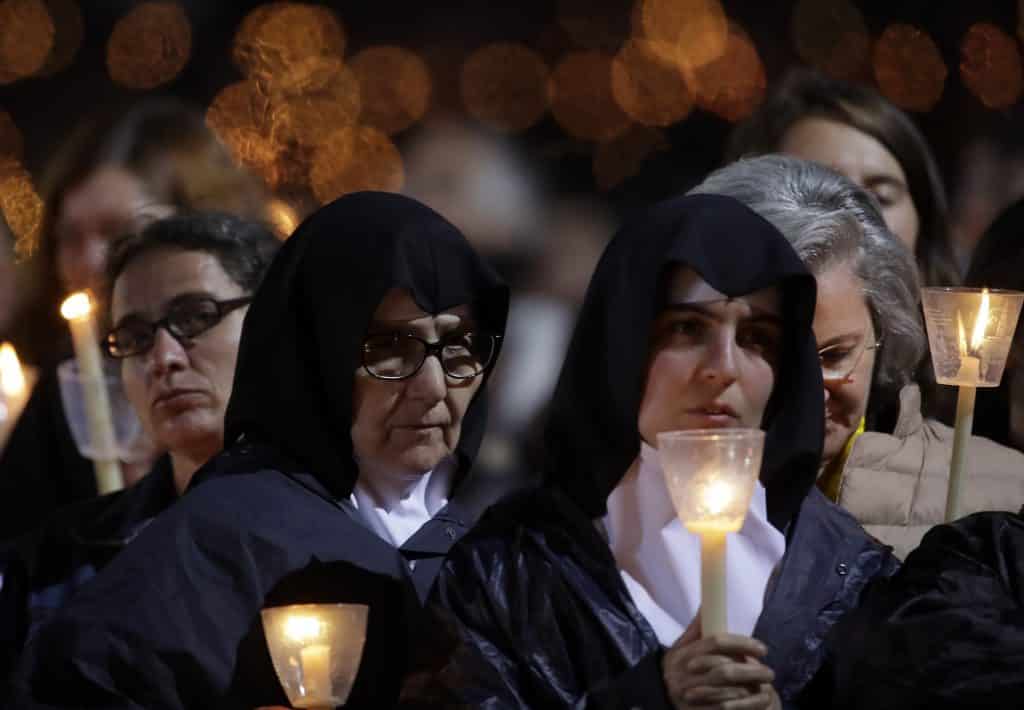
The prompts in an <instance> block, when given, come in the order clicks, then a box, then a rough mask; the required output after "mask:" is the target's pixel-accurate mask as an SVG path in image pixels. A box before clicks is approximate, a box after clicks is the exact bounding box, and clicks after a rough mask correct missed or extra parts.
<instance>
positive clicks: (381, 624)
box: [16, 193, 508, 708]
mask: <svg viewBox="0 0 1024 710" xmlns="http://www.w3.org/2000/svg"><path fill="white" fill-rule="evenodd" d="M507 308H508V290H507V288H506V287H505V286H504V285H503V284H502V283H501V281H500V280H499V279H498V278H497V276H496V275H495V274H494V273H493V272H492V271H491V270H490V269H489V268H488V267H487V266H486V265H485V264H484V263H483V262H482V261H481V260H480V258H479V257H478V256H477V255H476V253H475V252H474V251H473V250H472V248H471V247H470V246H469V244H468V242H467V241H466V239H465V238H464V237H463V235H462V234H461V233H460V232H459V231H458V230H457V229H456V228H455V227H453V226H452V225H451V224H449V223H448V222H447V221H445V220H444V219H443V218H442V217H441V216H439V215H438V214H437V213H435V212H433V211H432V210H430V209H428V208H427V207H425V206H423V205H421V204H420V203H418V202H415V201H414V200H411V199H409V198H406V197H402V196H399V195H394V194H385V193H356V194H352V195H349V196H346V197H342V198H340V199H338V200H336V201H335V202H333V203H331V204H329V205H327V206H325V207H323V208H322V209H320V210H319V211H317V212H316V213H315V214H313V215H312V216H310V217H309V218H308V219H307V220H306V221H305V222H304V223H303V224H302V225H301V226H300V227H299V229H298V230H297V231H296V232H295V234H294V235H293V236H292V237H291V238H290V239H289V240H288V242H287V243H286V244H285V245H284V246H283V247H282V249H281V251H280V252H279V254H278V257H277V258H276V259H275V261H274V262H273V264H272V265H271V267H270V269H269V271H268V273H267V276H266V278H265V280H264V282H263V284H262V285H261V286H260V288H259V290H258V291H257V292H256V294H255V297H254V299H253V301H252V304H251V305H250V307H249V311H248V313H247V315H246V318H245V323H244V325H243V328H242V336H241V342H240V346H239V354H238V363H237V369H236V372H235V381H234V387H233V392H232V396H231V400H230V402H229V404H228V409H227V413H226V417H225V441H226V442H229V443H228V444H227V447H226V449H225V450H224V451H223V452H222V453H220V454H218V455H217V456H215V457H214V458H213V459H211V460H210V461H209V462H208V463H207V464H206V465H205V466H204V467H203V468H202V469H200V470H199V471H198V472H197V474H196V475H195V477H194V478H193V480H192V482H191V484H190V486H189V489H188V490H187V491H186V493H185V495H184V496H183V497H182V499H181V500H180V501H179V502H178V504H176V505H175V506H174V507H173V508H171V509H170V510H169V511H167V513H165V514H164V515H162V516H160V517H159V518H157V519H156V520H155V521H154V522H153V523H152V524H151V525H150V526H149V527H148V528H146V530H145V531H144V532H143V533H142V534H141V535H140V536H139V537H138V538H137V540H136V541H135V543H134V544H133V545H131V546H130V547H129V548H128V549H127V550H125V551H124V552H123V553H122V554H121V555H120V556H119V557H118V558H117V559H115V560H114V562H113V563H112V564H111V565H110V566H109V567H107V568H106V569H105V570H104V571H103V572H102V573H101V574H100V575H99V576H97V577H96V578H95V579H94V580H92V582H90V583H89V584H87V585H86V586H84V587H83V588H82V589H81V591H80V593H79V594H78V596H76V598H75V600H74V601H73V602H72V603H71V604H70V605H69V606H67V607H65V608H64V609H63V610H62V612H61V613H60V614H58V615H57V616H56V617H55V618H54V620H53V621H52V623H50V624H49V625H47V626H45V627H43V628H42V629H41V630H40V632H39V634H38V636H37V637H36V639H35V640H34V642H33V643H32V644H30V645H29V647H28V649H27V651H26V656H27V657H26V660H25V663H24V664H23V666H22V669H21V672H20V674H19V677H18V678H17V680H16V682H17V684H18V690H19V693H20V697H19V699H18V703H20V704H21V705H25V706H30V705H31V706H34V705H35V704H42V705H48V706H64V707H118V708H126V707H138V708H210V707H217V708H234V707H238V708H253V707H257V706H266V705H287V697H286V696H285V694H284V691H283V690H282V688H281V685H280V683H279V682H278V680H277V678H276V675H275V673H274V670H273V667H272V664H271V659H270V657H269V652H268V649H267V644H266V641H265V639H264V635H263V628H262V626H261V617H260V610H261V609H263V608H266V607H272V606H280V605H284V604H293V603H336V602H356V603H363V604H368V605H369V608H370V610H369V620H368V630H367V640H366V646H365V648H364V651H363V659H362V664H361V666H360V669H359V673H358V675H357V677H356V680H355V685H354V687H353V690H352V694H351V696H350V698H349V704H348V706H347V707H373V708H378V707H388V706H390V704H392V703H393V700H394V698H395V697H396V696H397V692H398V687H399V684H400V678H401V677H402V675H403V673H404V670H405V658H406V649H407V647H408V644H409V640H408V635H409V633H411V632H412V631H411V630H413V629H415V627H416V617H417V615H418V609H419V607H420V604H421V601H420V600H421V599H423V598H424V597H425V596H426V594H427V593H428V591H429V589H430V586H431V584H432V583H433V580H434V577H435V576H436V573H437V571H438V569H439V568H440V563H441V560H442V559H443V557H444V555H445V554H446V553H447V552H448V550H449V549H450V547H451V546H452V544H453V543H454V542H455V541H456V540H458V539H459V538H460V537H461V536H462V535H463V534H464V533H465V532H466V531H467V529H468V527H469V526H470V524H471V523H472V522H473V519H474V517H475V516H476V515H477V511H479V510H482V509H483V507H485V506H486V505H487V504H488V503H489V502H491V501H489V500H488V499H487V498H486V497H485V495H484V493H486V492H492V491H485V492H483V493H482V492H481V491H480V490H479V487H477V486H474V485H473V477H472V476H471V475H470V469H471V465H472V463H473V459H474V457H475V455H476V452H477V448H478V446H479V444H480V440H481V437H482V435H483V431H484V420H485V401H484V397H483V388H484V386H485V382H486V380H487V376H488V373H489V371H490V368H491V366H492V365H493V364H494V362H495V360H496V358H497V357H498V352H499V350H500V345H501V336H502V334H503V331H504V326H505V318H506V312H507Z"/></svg>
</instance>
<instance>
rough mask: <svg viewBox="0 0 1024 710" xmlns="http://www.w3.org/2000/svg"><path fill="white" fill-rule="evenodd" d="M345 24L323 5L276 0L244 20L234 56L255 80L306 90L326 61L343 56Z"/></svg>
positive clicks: (279, 86)
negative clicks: (311, 76)
mask: <svg viewBox="0 0 1024 710" xmlns="http://www.w3.org/2000/svg"><path fill="white" fill-rule="evenodd" d="M345 44H346V36H345V29H344V27H343V25H342V24H341V21H340V20H339V19H338V17H337V15H335V14H334V12H333V11H332V10H330V9H329V8H326V7H321V6H318V5H307V4H304V3H294V2H272V3H270V4H268V5H261V6H260V7H258V8H256V9H255V10H253V11H252V12H250V13H249V14H248V15H247V16H246V17H245V19H244V20H243V21H242V24H241V25H240V27H239V29H238V32H237V33H236V34H235V39H234V42H233V45H232V52H231V57H232V59H233V61H234V62H235V65H236V66H237V67H238V68H239V70H240V71H241V72H242V73H243V74H244V75H245V76H247V77H249V78H250V79H255V80H257V81H259V82H261V83H264V84H266V85H267V86H268V87H269V89H270V90H275V91H276V90H283V91H291V92H296V91H303V90H304V86H305V85H306V84H307V83H308V82H309V81H311V79H310V75H311V74H316V73H318V72H320V71H322V68H323V60H325V59H333V60H337V61H339V62H340V61H341V59H342V58H343V57H344V55H345Z"/></svg>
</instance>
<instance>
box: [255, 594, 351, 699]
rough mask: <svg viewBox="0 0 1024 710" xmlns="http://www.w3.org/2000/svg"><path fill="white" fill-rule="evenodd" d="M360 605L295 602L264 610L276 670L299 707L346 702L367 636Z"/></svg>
mask: <svg viewBox="0 0 1024 710" xmlns="http://www.w3.org/2000/svg"><path fill="white" fill-rule="evenodd" d="M368 611H369V610H368V608H367V607H366V606H363V605H361V604H294V605H292V606H284V607H274V608H271V609H264V610H263V612H262V616H263V633H264V635H265V636H266V639H267V646H268V647H269V649H270V655H271V658H272V660H273V662H274V670H275V671H276V672H277V676H278V678H279V679H280V681H281V685H282V687H283V688H284V690H285V693H287V694H288V700H289V702H291V704H292V705H293V706H294V707H297V708H333V707H335V706H336V705H343V704H344V703H345V701H346V699H347V698H348V694H349V692H350V691H351V689H352V683H353V682H354V681H355V677H356V672H357V671H358V669H359V660H360V658H361V657H362V653H363V644H364V642H365V641H366V621H367V615H368Z"/></svg>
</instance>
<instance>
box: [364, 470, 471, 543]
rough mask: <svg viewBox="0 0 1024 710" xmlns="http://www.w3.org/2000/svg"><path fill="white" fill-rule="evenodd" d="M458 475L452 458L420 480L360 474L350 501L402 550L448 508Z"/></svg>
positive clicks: (369, 523)
mask: <svg viewBox="0 0 1024 710" xmlns="http://www.w3.org/2000/svg"><path fill="white" fill-rule="evenodd" d="M454 472H455V460H454V458H452V457H448V458H446V459H445V460H443V461H442V462H441V463H439V464H438V465H437V466H435V467H434V468H433V469H432V470H430V471H428V472H426V473H424V474H420V475H418V476H416V477H409V476H392V475H385V474H382V473H380V472H379V471H378V472H372V473H371V472H368V475H363V472H362V471H360V476H359V478H358V479H356V484H355V486H354V487H353V489H352V494H351V495H350V496H349V501H350V502H351V503H352V505H353V507H354V508H355V509H356V511H357V512H358V514H359V516H360V517H361V518H362V519H363V520H364V521H365V522H366V523H367V525H369V526H370V528H371V529H372V530H373V531H374V532H375V533H377V535H378V536H380V537H381V538H382V539H383V540H385V541H386V542H390V543H391V544H392V545H394V546H395V547H401V546H402V545H403V544H405V541H406V540H408V539H409V538H410V537H412V536H413V535H414V534H415V533H416V531H417V530H419V529H420V528H421V527H422V526H423V524H424V523H426V522H427V521H428V520H430V519H431V518H432V517H434V516H435V515H436V514H437V513H438V512H439V511H440V510H441V509H442V508H444V507H445V506H446V505H447V504H448V496H449V495H450V493H451V483H452V477H453V475H454Z"/></svg>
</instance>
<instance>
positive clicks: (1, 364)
mask: <svg viewBox="0 0 1024 710" xmlns="http://www.w3.org/2000/svg"><path fill="white" fill-rule="evenodd" d="M25 388H26V384H25V373H24V372H22V370H21V363H20V362H19V361H18V353H16V352H15V351H14V346H13V345H11V344H10V343H3V344H2V345H0V392H3V393H4V394H5V395H7V396H8V397H12V396H13V397H17V396H20V395H23V394H24V393H25Z"/></svg>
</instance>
